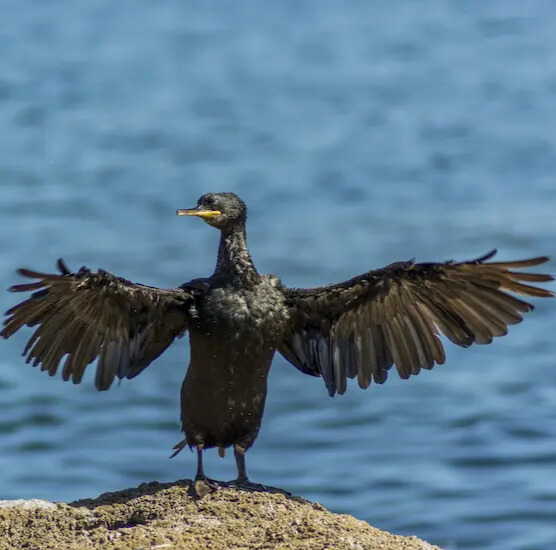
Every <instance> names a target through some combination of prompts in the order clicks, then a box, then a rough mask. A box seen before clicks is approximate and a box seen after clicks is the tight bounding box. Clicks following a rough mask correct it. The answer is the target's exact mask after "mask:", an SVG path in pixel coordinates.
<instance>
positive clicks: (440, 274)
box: [1, 193, 553, 488]
mask: <svg viewBox="0 0 556 550" xmlns="http://www.w3.org/2000/svg"><path fill="white" fill-rule="evenodd" d="M177 214H178V215H179V216H198V217H200V218H202V219H203V220H204V221H205V222H207V223H208V224H209V225H212V226H213V227H216V228H217V229H219V230H220V246H219V249H218V260H217V262H216V268H215V270H214V273H213V274H212V275H211V276H210V277H208V278H203V279H194V280H192V281H190V282H188V283H184V284H182V285H180V286H178V287H176V288H171V289H167V290H163V289H159V288H154V287H149V286H144V285H141V284H135V283H132V282H130V281H127V280H126V279H122V278H120V277H116V276H115V275H112V274H110V273H108V272H106V271H103V270H99V271H97V272H92V271H90V270H89V269H87V268H86V267H82V268H81V269H80V270H79V271H77V272H76V273H72V272H71V271H70V270H69V269H68V268H67V267H66V264H65V263H64V262H63V260H61V259H60V260H58V264H57V265H58V269H59V271H60V273H59V274H48V273H40V272H37V271H32V270H29V269H20V270H19V274H20V275H22V276H23V277H28V278H30V279H34V281H33V282H31V283H27V284H19V285H14V286H12V287H11V288H10V290H11V291H13V292H27V291H34V293H33V294H32V296H31V297H30V298H29V299H27V300H26V301H24V302H22V303H20V304H18V305H16V306H15V307H12V308H11V309H10V310H9V311H7V312H6V315H7V316H8V318H7V319H6V320H5V322H4V325H5V326H4V329H3V330H2V332H1V335H2V336H3V337H4V338H9V337H10V336H11V335H12V334H14V333H15V332H17V331H18V330H19V329H20V328H21V327H22V326H24V325H27V326H30V327H36V328H35V332H34V333H33V335H32V336H31V339H30V340H29V342H28V343H27V345H26V346H25V349H24V351H23V355H25V356H26V357H27V359H26V360H27V363H29V362H32V364H33V366H38V365H40V367H41V370H45V371H47V372H48V373H49V374H50V375H51V376H52V375H54V374H56V372H57V370H58V367H59V365H60V364H61V362H62V360H64V361H63V366H62V378H63V379H64V380H69V379H71V380H72V381H73V383H74V384H78V383H79V382H81V379H82V377H83V373H84V371H85V368H86V367H87V365H89V364H90V363H92V362H93V361H95V360H97V359H98V364H97V370H96V380H95V383H96V387H97V388H98V389H99V390H107V389H108V388H109V387H110V385H111V384H112V382H113V381H114V378H115V377H118V378H119V379H122V378H133V377H135V376H137V375H138V374H139V373H140V372H141V371H142V370H143V369H145V368H146V367H148V366H149V364H150V363H151V362H152V361H153V360H154V359H156V358H157V357H158V356H159V355H160V354H161V353H163V352H164V350H165V349H166V348H167V347H168V346H169V345H170V344H171V343H172V341H173V340H174V338H176V337H181V336H183V335H184V334H185V333H186V332H189V338H190V343H191V362H190V364H189V368H188V370H187V374H186V377H185V380H184V382H183V385H182V389H181V421H182V428H183V432H184V433H185V439H184V440H183V441H182V442H181V443H178V445H176V447H175V449H176V453H174V454H177V453H178V452H179V451H180V450H181V449H182V448H184V447H185V446H189V447H190V448H191V449H196V450H197V475H196V478H195V480H196V481H205V482H206V483H207V484H209V486H211V487H212V485H210V484H211V483H212V481H211V480H208V478H206V476H205V475H204V472H203V464H202V452H203V450H204V449H207V448H211V447H218V449H219V453H220V454H221V456H223V454H224V451H225V449H226V448H227V447H231V446H233V448H234V454H235V459H236V462H237V470H238V477H237V479H236V480H235V482H232V483H234V484H235V485H237V486H241V487H252V488H260V487H261V486H258V485H256V484H252V483H251V482H250V481H249V480H248V477H247V473H246V469H245V457H244V455H245V452H246V451H247V450H248V449H249V448H250V447H251V446H252V445H253V443H254V441H255V439H256V437H257V434H258V431H259V427H260V424H261V419H262V416H263V410H264V405H265V398H266V387H267V378H268V372H269V369H270V364H271V362H272V358H273V356H274V353H275V352H276V351H278V352H279V353H281V354H282V355H283V356H284V357H285V358H286V359H287V360H288V361H289V362H290V363H292V364H293V365H294V366H295V367H297V368H298V369H299V370H300V371H301V372H303V373H305V374H309V375H312V376H321V377H322V378H323V379H324V383H325V385H326V388H327V389H328V393H329V394H330V395H331V396H333V395H334V394H335V393H339V394H343V393H344V392H345V391H346V383H347V378H357V381H358V383H359V386H360V387H361V388H367V387H368V386H369V384H371V381H373V380H374V382H375V383H377V384H382V383H383V382H384V381H385V380H386V377H387V375H388V370H389V369H390V367H392V365H395V366H396V369H397V371H398V373H399V375H400V376H401V377H402V378H409V376H411V375H412V374H418V373H419V371H420V370H421V369H431V368H432V367H433V366H434V365H435V363H438V364H442V363H444V360H445V355H444V349H443V345H442V343H441V340H440V337H439V333H440V332H442V333H443V334H444V335H445V336H447V337H448V339H449V340H451V341H452V342H454V343H455V344H458V345H459V346H463V347H468V346H470V345H471V344H473V343H476V344H488V343H490V342H491V341H492V339H493V337H495V336H502V335H504V334H506V332H507V327H508V325H513V324H515V323H519V322H520V321H521V320H522V314H523V313H525V312H528V311H531V310H532V309H533V306H532V305H530V304H529V303H527V302H525V301H523V300H521V299H519V298H516V297H515V296H512V295H510V294H508V293H507V292H512V293H514V294H522V295H525V296H534V297H540V298H545V297H550V296H553V294H552V293H551V292H549V291H547V290H544V289H541V288H538V287H536V286H533V285H532V284H529V283H544V282H547V281H550V280H552V279H553V278H552V277H551V276H550V275H544V274H535V273H524V272H519V271H514V269H520V268H528V267H532V266H537V265H540V264H543V263H544V262H546V261H548V259H549V258H547V257H546V256H540V257H537V258H530V259H526V260H520V261H510V262H490V261H487V260H490V258H492V256H494V254H495V252H496V251H492V252H490V253H488V254H486V255H484V256H482V257H480V258H477V259H475V260H471V261H466V262H454V261H448V262H443V263H415V262H414V261H412V260H411V261H405V262H397V263H393V264H390V265H388V266H386V267H384V268H382V269H377V270H372V271H368V272H367V273H364V274H362V275H359V276H357V277H354V278H353V279H350V280H349V281H345V282H342V283H339V284H331V285H327V286H322V287H319V288H311V289H298V288H288V287H286V286H284V285H283V284H282V283H281V282H280V279H279V278H278V277H275V276H274V275H260V274H259V273H258V271H257V269H256V268H255V266H254V264H253V261H252V259H251V255H250V254H249V250H248V248H247V243H246V233H245V223H246V218H247V209H246V206H245V204H244V203H243V201H242V200H241V199H240V198H239V197H238V196H237V195H235V194H233V193H217V194H213V193H208V194H206V195H203V196H202V197H201V198H200V199H199V201H198V203H197V206H196V207H195V208H192V209H188V210H178V211H177ZM194 485H195V484H194Z"/></svg>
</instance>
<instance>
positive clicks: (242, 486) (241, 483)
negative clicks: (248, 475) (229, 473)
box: [225, 478, 291, 496]
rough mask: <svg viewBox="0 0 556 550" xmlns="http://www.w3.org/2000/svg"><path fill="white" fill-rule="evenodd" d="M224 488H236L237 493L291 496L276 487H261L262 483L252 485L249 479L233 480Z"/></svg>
mask: <svg viewBox="0 0 556 550" xmlns="http://www.w3.org/2000/svg"><path fill="white" fill-rule="evenodd" d="M225 487H230V488H236V489H238V490H239V491H251V492H255V493H278V494H282V495H286V496H291V493H289V492H288V491H284V489H279V488H278V487H271V486H270V485H263V484H262V483H253V482H252V481H249V479H240V478H237V479H234V480H233V481H228V482H227V483H226V484H225Z"/></svg>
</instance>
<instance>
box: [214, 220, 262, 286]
mask: <svg viewBox="0 0 556 550" xmlns="http://www.w3.org/2000/svg"><path fill="white" fill-rule="evenodd" d="M214 276H215V277H222V278H224V279H225V280H226V281H230V282H238V283H240V284H243V285H245V284H255V283H256V282H257V281H258V280H259V274H258V273H257V270H256V269H255V265H254V264H253V260H252V259H251V254H250V253H249V249H248V248H247V236H246V233H245V224H238V225H236V226H233V227H230V228H226V229H224V230H223V231H222V232H221V235H220V246H219V248H218V260H217V262H216V269H215V270H214Z"/></svg>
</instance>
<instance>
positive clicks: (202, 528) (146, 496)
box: [0, 480, 438, 550]
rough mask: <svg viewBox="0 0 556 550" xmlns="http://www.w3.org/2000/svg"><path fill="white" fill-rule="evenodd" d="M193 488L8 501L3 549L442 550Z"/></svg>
mask: <svg viewBox="0 0 556 550" xmlns="http://www.w3.org/2000/svg"><path fill="white" fill-rule="evenodd" d="M189 484H190V481H188V480H183V481H178V482H176V483H166V484H162V483H156V482H153V483H143V484H142V485H140V486H139V487H137V488H135V489H128V490H125V491H119V492H117V493H105V494H103V495H101V496H100V497H99V498H97V499H94V500H81V501H77V502H72V503H70V504H64V503H50V502H46V501H43V500H16V501H0V548H2V550H11V549H14V550H15V549H17V550H20V549H24V548H25V549H30V550H49V549H52V550H54V549H56V550H59V549H62V548H63V549H65V550H77V549H79V550H81V549H89V548H98V549H103V550H118V549H121V550H163V549H168V550H194V549H195V550H197V549H198V550H205V549H214V550H220V549H222V550H227V549H232V548H235V549H240V548H241V549H250V548H257V549H280V550H286V549H290V548H291V549H294V548H295V549H296V550H302V549H307V550H309V549H311V550H313V549H315V548H319V549H320V548H330V549H334V550H342V549H351V550H363V549H379V548H380V549H381V550H394V549H404V550H414V549H415V550H416V549H419V550H433V549H437V550H438V547H436V546H432V545H430V544H428V543H427V542H424V541H422V540H420V539H418V538H416V537H402V536H397V535H391V534H390V533H387V532H385V531H380V530H379V529H376V528H374V527H371V526H370V525H369V524H367V523H365V522H364V521H360V520H357V519H355V518H354V517H352V516H348V515H339V514H333V513H332V512H329V511H328V510H326V509H325V508H324V507H323V506H321V505H320V504H316V503H312V502H308V501H306V500H304V499H302V498H299V497H288V496H285V495H282V494H274V493H254V492H244V491H238V490H235V489H221V490H219V491H217V492H215V493H211V494H209V495H207V496H205V497H204V498H202V499H200V500H193V499H192V498H191V497H190V496H189V495H188V493H187V488H188V487H189Z"/></svg>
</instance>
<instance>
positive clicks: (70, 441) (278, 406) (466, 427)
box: [0, 0, 556, 549]
mask: <svg viewBox="0 0 556 550" xmlns="http://www.w3.org/2000/svg"><path fill="white" fill-rule="evenodd" d="M265 4H266V5H262V3H261V2H257V1H255V0H253V1H248V0H245V1H243V0H241V1H240V0H238V1H236V2H234V3H233V4H232V3H230V2H227V1H225V0H217V1H213V2H210V3H207V2H201V1H189V2H177V1H176V2H169V1H165V0H161V1H158V2H152V1H148V0H133V1H132V0H121V1H119V2H111V1H108V0H99V1H97V2H91V3H76V2H72V1H70V0H52V1H50V2H41V1H38V0H36V1H30V0H20V1H19V2H9V3H7V4H5V5H4V6H3V10H2V12H3V14H2V20H3V22H2V25H1V26H0V129H1V131H0V192H1V195H0V196H1V201H0V220H1V223H0V263H1V265H2V269H1V271H0V287H1V288H6V287H8V286H9V285H10V284H13V283H14V282H16V281H17V277H16V275H15V269H16V268H17V267H19V266H29V267H33V268H35V269H39V270H49V269H52V268H53V266H54V262H55V260H56V258H58V257H59V256H63V257H64V258H65V259H66V261H67V262H68V264H69V265H70V267H72V268H74V269H75V268H78V267H79V266H81V265H82V264H87V265H88V266H89V267H91V268H97V267H103V268H104V269H107V270H109V271H111V272H114V273H116V274H118V275H121V276H124V277H126V278H129V279H132V280H135V281H138V282H142V283H145V284H152V285H157V286H163V287H165V286H174V285H176V284H178V283H181V282H183V281H186V280H189V279H191V278H194V277H200V276H208V275H210V273H211V272H212V269H213V267H214V263H215V259H216V247H217V242H218V233H217V231H215V230H214V229H212V228H210V227H207V226H206V225H205V224H203V223H202V222H200V221H199V220H191V219H183V218H181V219H178V218H176V217H175V215H174V211H175V209H176V208H184V207H188V206H191V205H194V204H195V203H196V200H197V198H198V196H199V195H201V194H202V193H205V192H208V191H235V192H236V193H238V194H239V195H240V196H241V197H242V198H243V199H244V200H245V201H246V202H247V204H248V206H249V208H250V216H249V227H248V230H249V243H250V246H251V249H252V253H253V256H254V259H255V261H256V264H257V266H258V268H259V270H260V271H261V272H273V273H276V274H278V275H280V276H281V277H282V279H283V281H284V282H285V283H286V284H287V285H292V286H293V285H295V286H315V285H319V284H323V283H327V282H335V281H340V280H343V279H347V278H349V277H351V276H353V275H355V274H357V273H360V272H364V271H366V270H368V269H370V268H372V267H380V266H382V265H384V264H387V263H389V262H392V261H396V260H402V259H408V258H412V257H416V258H417V259H418V260H427V261H431V260H445V259H450V258H456V259H467V258H471V257H474V256H478V255H481V254H483V253H485V252H487V251H488V250H490V249H492V248H498V249H499V250H500V254H499V258H501V259H516V258H517V259H519V258H522V257H528V256H532V255H539V254H552V255H554V254H556V215H555V211H556V175H555V172H556V32H555V31H556V29H555V24H554V21H555V20H556V4H554V3H553V2H551V1H549V0H544V1H542V0H531V1H529V2H522V1H521V0H520V1H510V0H504V1H503V2H502V1H495V2H488V3H487V2H458V1H456V0H454V1H446V0H437V1H434V0H430V1H416V0H403V1H402V0H400V1H398V2H391V3H387V2H378V1H369V0H360V1H355V0H354V1H353V2H349V3H345V2H341V1H339V0H319V1H317V0H313V1H305V2H294V1H289V0H283V1H282V2H280V3H265ZM547 269H548V270H549V271H550V270H552V272H553V273H554V272H555V271H556V264H555V263H554V262H553V263H551V264H550V265H549V267H548V268H547ZM552 289H554V285H553V286H552ZM18 298H19V296H14V295H9V294H8V293H2V294H0V307H1V309H2V310H5V309H7V308H8V307H10V306H11V305H13V304H14V303H15V302H16V301H17V300H18ZM537 305H538V307H537V309H536V310H535V312H534V313H533V314H531V315H530V316H528V318H527V319H526V321H525V322H524V323H523V324H522V325H519V326H516V327H513V328H512V329H511V333H510V335H509V336H508V337H507V338H504V339H501V340H497V341H496V342H495V343H493V344H492V345H490V346H486V347H474V348H472V349H468V350H461V349H459V348H458V349H456V348H455V347H454V346H452V345H449V346H448V350H447V355H448V361H447V364H446V365H445V366H443V367H437V368H436V369H434V370H433V371H432V372H423V373H422V374H421V375H420V376H419V377H416V378H413V379H412V380H408V381H401V380H399V379H398V377H397V375H396V374H395V373H393V372H392V373H391V379H390V380H389V381H388V382H387V383H386V384H385V385H384V386H374V385H373V386H372V387H371V388H370V389H369V390H368V391H365V392H363V391H361V390H359V389H358V388H357V387H356V386H355V385H352V386H351V387H350V388H349V389H348V392H347V394H346V395H344V396H338V397H336V398H334V399H330V398H329V397H328V395H327V392H326V390H325V388H324V385H323V384H322V381H320V380H318V379H313V378H310V377H305V376H304V375H302V374H300V373H299V372H298V371H297V370H296V369H294V368H293V367H292V366H290V365H289V364H287V363H286V362H285V361H284V360H283V359H282V358H281V357H278V356H277V357H276V359H275V362H274V366H273V369H272V372H271V377H270V384H269V397H268V406H267V412H266V416H265V419H264V422H263V428H262V430H261V434H260V437H259V439H258V441H257V443H256V445H255V447H254V448H253V449H252V450H251V451H250V452H249V454H248V459H247V464H248V468H249V471H250V475H251V478H252V479H253V480H255V481H260V482H264V483H266V484H269V485H275V486H279V487H283V488H285V489H288V490H289V491H291V492H293V493H295V494H299V495H303V496H304V497H306V498H308V499H311V500H317V501H320V502H321V503H322V504H324V505H325V506H327V507H329V508H330V509H332V510H334V511H338V512H345V513H350V514H353V515H355V516H357V517H358V518H361V519H364V520H367V521H369V522H371V523H372V524H373V525H375V526H377V527H380V528H383V529H388V530H391V531H393V532H395V533H400V534H415V535H418V536H420V537H423V538H425V539H427V540H429V541H430V542H433V543H436V544H439V545H441V546H443V547H445V548H448V549H460V548H462V549H463V548H484V549H495V548H496V549H498V548H504V549H525V548H527V549H534V548H538V549H546V548H549V547H556V475H555V472H556V353H555V352H556V343H555V330H556V304H553V303H546V302H543V303H537ZM29 336H30V331H29V330H27V331H23V333H22V334H17V335H16V336H14V337H13V338H12V339H10V340H9V341H3V342H2V343H1V345H2V353H1V354H0V472H1V476H0V498H5V499H6V498H46V499H51V500H66V501H70V500H73V499H77V498H81V497H94V496H96V495H98V494H99V493H101V492H104V491H114V490H118V489H124V488H127V487H131V486H135V485H137V484H139V483H141V482H144V481H151V480H159V481H172V480H176V479H179V478H187V477H191V476H192V475H193V474H194V470H195V459H194V456H193V455H191V454H189V453H188V452H184V453H182V454H181V455H179V456H178V457H177V458H175V459H173V460H168V456H169V454H170V453H171V448H172V446H173V445H174V444H175V443H177V442H178V441H180V440H181V434H180V425H179V386H180V384H181V381H182V379H183V376H184V373H185V368H186V365H187V361H188V342H187V340H186V339H183V340H180V341H178V342H177V344H176V345H174V346H173V347H172V348H171V349H170V350H169V351H168V352H166V353H165V354H164V356H163V357H162V358H161V359H159V360H158V361H157V362H156V363H155V364H154V365H153V366H151V367H150V368H149V369H147V370H146V371H145V372H144V373H143V374H142V375H141V376H140V377H139V378H137V379H135V380H133V381H125V382H123V383H122V384H121V385H120V386H114V387H113V388H112V390H111V391H109V392H105V393H97V392H96V391H95V390H94V388H93V381H92V376H93V370H94V369H92V368H91V369H89V373H88V376H87V377H86V380H85V381H84V383H83V384H82V385H80V386H73V385H71V384H70V383H64V382H62V381H61V379H60V378H59V377H56V378H54V379H49V378H48V376H46V375H45V374H44V373H41V372H39V371H37V370H36V369H32V368H31V367H30V366H27V365H25V364H24V362H23V360H22V359H21V358H20V353H21V351H22V348H23V345H24V343H25V342H26V340H27V339H28V337H29ZM206 470H207V472H208V473H209V474H210V475H211V476H212V477H216V478H218V479H227V478H232V477H234V475H235V467H234V461H233V458H232V457H230V456H228V457H227V458H226V459H225V460H221V459H219V458H218V457H217V456H216V453H215V452H210V453H207V462H206Z"/></svg>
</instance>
